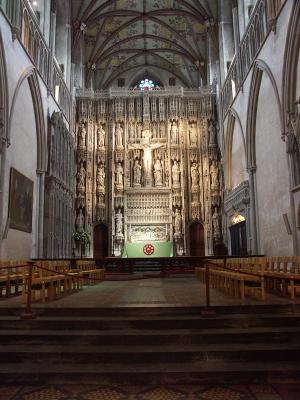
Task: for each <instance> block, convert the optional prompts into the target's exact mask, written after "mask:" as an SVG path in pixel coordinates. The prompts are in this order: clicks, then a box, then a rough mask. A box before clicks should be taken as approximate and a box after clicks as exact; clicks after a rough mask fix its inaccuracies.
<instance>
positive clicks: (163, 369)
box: [0, 360, 300, 385]
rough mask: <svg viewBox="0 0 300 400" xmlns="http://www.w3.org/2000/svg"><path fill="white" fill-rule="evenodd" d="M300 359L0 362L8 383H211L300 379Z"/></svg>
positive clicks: (2, 377) (0, 372) (3, 378)
mask: <svg viewBox="0 0 300 400" xmlns="http://www.w3.org/2000/svg"><path fill="white" fill-rule="evenodd" d="M299 378H300V362H299V361H289V362H284V361H280V362H258V361H257V360H256V361H243V362H236V361H232V360H230V361H224V360H222V361H219V360H207V361H206V362H203V361H199V362H194V363H177V364H176V363H161V364H159V365H158V364H156V363H154V364H153V363H147V364H140V365H138V368H137V365H136V364H134V363H133V364H129V365H125V366H124V365H122V364H121V363H119V364H103V363H88V364H84V365H80V364H74V363H69V364H51V363H44V364H43V365H40V364H32V363H30V362H27V363H26V362H23V363H20V364H18V366H17V367H16V364H14V363H2V364H0V380H1V382H5V383H6V384H10V383H14V384H16V383H20V384H21V383H23V384H27V385H28V382H30V384H37V383H38V384H41V383H51V384H60V383H62V384H68V383H70V384H71V383H73V384H74V382H76V384H88V383H89V384H93V383H97V384H99V382H101V384H106V383H111V384H115V383H116V382H118V384H123V383H124V384H128V383H134V384H138V383H147V384H148V385H149V384H155V383H164V384H172V383H173V384H175V383H176V384H184V383H198V384H199V383H211V382H212V381H215V382H216V381H218V383H219V384H222V383H224V384H225V383H226V384H228V382H230V381H231V382H237V381H238V382H242V381H243V380H244V381H248V382H249V380H252V379H272V380H274V379H278V380H279V379H281V380H283V379H299Z"/></svg>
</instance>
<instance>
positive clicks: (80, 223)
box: [76, 208, 84, 232]
mask: <svg viewBox="0 0 300 400" xmlns="http://www.w3.org/2000/svg"><path fill="white" fill-rule="evenodd" d="M76 229H77V231H78V232H82V231H83V229H84V215H83V212H82V209H81V208H80V209H79V213H78V215H77V218H76Z"/></svg>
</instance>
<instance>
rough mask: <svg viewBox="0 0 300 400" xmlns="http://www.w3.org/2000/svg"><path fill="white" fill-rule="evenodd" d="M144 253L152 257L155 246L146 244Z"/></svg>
mask: <svg viewBox="0 0 300 400" xmlns="http://www.w3.org/2000/svg"><path fill="white" fill-rule="evenodd" d="M143 252H144V254H146V256H151V254H153V253H154V246H153V245H152V244H145V246H144V247H143Z"/></svg>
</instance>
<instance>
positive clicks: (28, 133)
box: [0, 11, 59, 259]
mask: <svg viewBox="0 0 300 400" xmlns="http://www.w3.org/2000/svg"><path fill="white" fill-rule="evenodd" d="M0 26H1V34H2V38H3V44H4V52H5V61H6V66H7V67H6V69H7V82H8V100H9V114H10V115H9V119H10V130H9V132H8V134H9V137H10V141H11V144H10V146H9V147H8V148H7V150H6V161H5V166H4V171H3V176H4V191H3V218H2V227H3V232H2V235H3V240H2V243H1V258H3V259H4V258H10V259H21V258H28V257H30V256H32V255H35V253H36V249H37V246H38V243H37V238H36V237H35V235H36V224H37V218H38V213H39V207H38V204H37V202H36V200H37V195H38V194H37V190H38V188H37V172H36V170H37V134H36V123H35V114H34V108H33V101H32V95H31V92H30V88H29V84H28V79H27V78H25V79H23V78H24V77H25V76H26V75H28V74H30V73H31V71H32V69H33V68H34V66H33V64H32V62H31V59H30V58H29V56H28V55H27V53H26V51H25V50H24V48H23V47H22V45H21V43H20V42H19V41H18V40H14V41H12V35H11V29H10V25H9V24H8V22H7V21H6V19H5V17H4V16H3V14H2V13H1V11H0ZM22 79H23V80H22ZM21 82H22V83H21ZM38 82H39V87H40V92H41V98H42V105H41V107H42V109H43V116H44V124H45V128H46V129H47V118H48V116H51V115H52V113H53V111H59V106H58V104H57V103H56V102H55V100H54V98H53V97H52V96H51V95H49V93H48V91H47V87H46V85H45V83H44V81H43V80H42V78H41V77H40V76H39V75H38ZM19 85H20V86H19ZM18 86H19V89H17V88H18ZM45 143H47V140H46V138H45ZM10 167H14V168H16V169H17V170H18V171H19V172H21V173H22V174H24V175H25V176H27V177H28V178H30V179H32V180H33V181H34V205H33V224H32V227H33V231H32V233H31V234H29V233H25V232H21V231H18V230H15V229H10V228H8V225H7V219H8V198H9V175H10ZM45 167H46V165H45Z"/></svg>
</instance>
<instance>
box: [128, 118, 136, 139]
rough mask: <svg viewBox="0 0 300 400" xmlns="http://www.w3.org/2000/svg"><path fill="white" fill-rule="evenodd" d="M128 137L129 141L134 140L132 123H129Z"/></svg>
mask: <svg viewBox="0 0 300 400" xmlns="http://www.w3.org/2000/svg"><path fill="white" fill-rule="evenodd" d="M128 136H129V140H133V139H134V136H135V135H134V124H133V122H130V123H129V126H128Z"/></svg>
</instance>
